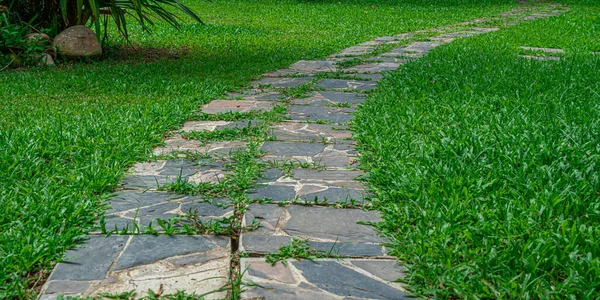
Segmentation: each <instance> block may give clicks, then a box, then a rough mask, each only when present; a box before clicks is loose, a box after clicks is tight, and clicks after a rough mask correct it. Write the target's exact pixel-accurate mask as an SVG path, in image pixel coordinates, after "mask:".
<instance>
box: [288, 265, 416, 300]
mask: <svg viewBox="0 0 600 300" xmlns="http://www.w3.org/2000/svg"><path fill="white" fill-rule="evenodd" d="M292 264H293V265H294V267H296V268H297V269H299V270H300V271H302V275H304V278H306V279H307V280H308V281H309V282H310V283H312V284H313V285H315V286H316V287H318V288H321V289H323V290H325V291H328V292H330V293H333V294H336V295H339V296H344V297H352V298H355V299H356V298H359V299H407V298H408V295H406V294H405V293H404V292H402V291H401V290H399V289H396V288H394V287H392V286H390V285H387V284H385V283H383V282H380V281H377V280H375V279H372V278H370V277H367V276H365V275H363V274H361V273H358V272H356V271H354V270H352V269H350V268H347V267H345V266H342V265H341V264H340V263H338V262H334V261H317V262H313V261H306V260H301V261H293V262H292Z"/></svg>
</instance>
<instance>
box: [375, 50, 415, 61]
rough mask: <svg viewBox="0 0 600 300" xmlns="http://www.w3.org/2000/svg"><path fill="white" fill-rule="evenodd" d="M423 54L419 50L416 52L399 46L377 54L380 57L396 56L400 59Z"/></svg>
mask: <svg viewBox="0 0 600 300" xmlns="http://www.w3.org/2000/svg"><path fill="white" fill-rule="evenodd" d="M422 55H423V54H422V53H421V52H416V51H414V50H408V51H407V49H406V47H399V48H396V49H392V50H390V51H388V52H385V53H382V54H379V56H380V57H398V58H401V59H406V58H419V57H421V56H422Z"/></svg>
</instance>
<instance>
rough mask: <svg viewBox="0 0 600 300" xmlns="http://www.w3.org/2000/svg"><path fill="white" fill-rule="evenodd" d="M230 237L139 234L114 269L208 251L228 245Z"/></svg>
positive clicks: (133, 238)
mask: <svg viewBox="0 0 600 300" xmlns="http://www.w3.org/2000/svg"><path fill="white" fill-rule="evenodd" d="M228 243H229V238H227V237H218V236H213V237H211V238H210V239H209V238H207V237H204V236H180V235H173V236H169V235H159V236H153V235H138V236H134V237H132V240H131V242H130V243H129V245H128V246H127V248H126V249H125V251H124V252H123V254H122V255H121V257H119V260H118V261H117V263H116V265H115V267H114V270H116V271H118V270H123V269H128V268H132V267H135V266H140V265H146V264H151V263H154V262H156V261H159V260H163V259H166V258H170V257H175V256H179V255H186V254H192V253H197V252H206V251H210V250H212V249H215V248H217V247H220V248H224V247H227V245H228Z"/></svg>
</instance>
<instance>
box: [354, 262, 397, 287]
mask: <svg viewBox="0 0 600 300" xmlns="http://www.w3.org/2000/svg"><path fill="white" fill-rule="evenodd" d="M350 263H352V264H353V265H355V266H357V267H359V268H361V269H363V270H365V271H367V272H369V273H371V274H373V275H375V276H377V277H379V278H381V279H383V280H386V281H389V282H393V281H396V280H398V279H400V278H404V277H405V276H406V273H405V270H404V268H403V267H401V266H400V265H399V264H398V263H397V262H395V261H390V260H371V259H353V260H350Z"/></svg>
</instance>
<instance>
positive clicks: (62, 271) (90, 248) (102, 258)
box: [50, 235, 129, 281]
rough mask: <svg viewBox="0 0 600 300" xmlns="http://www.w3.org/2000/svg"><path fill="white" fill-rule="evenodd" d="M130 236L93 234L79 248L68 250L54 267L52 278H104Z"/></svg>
mask: <svg viewBox="0 0 600 300" xmlns="http://www.w3.org/2000/svg"><path fill="white" fill-rule="evenodd" d="M128 239H129V237H128V236H115V235H113V236H109V237H103V236H92V237H90V238H89V239H88V240H87V241H85V242H84V243H83V245H82V248H77V249H73V250H69V251H67V253H66V254H65V260H64V261H63V262H61V263H59V264H58V265H56V268H55V269H54V272H53V273H52V275H51V276H50V280H53V281H57V280H74V281H80V280H102V279H104V277H105V276H106V274H107V272H108V269H109V268H110V266H111V265H112V264H113V262H114V261H115V259H117V257H118V256H119V253H121V251H122V250H123V249H124V248H125V245H126V243H127V240H128Z"/></svg>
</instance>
